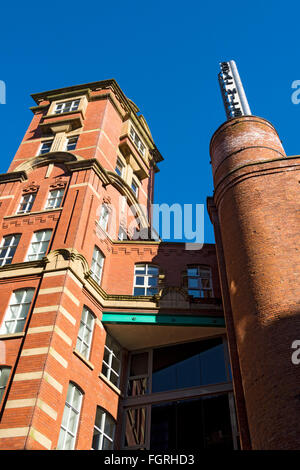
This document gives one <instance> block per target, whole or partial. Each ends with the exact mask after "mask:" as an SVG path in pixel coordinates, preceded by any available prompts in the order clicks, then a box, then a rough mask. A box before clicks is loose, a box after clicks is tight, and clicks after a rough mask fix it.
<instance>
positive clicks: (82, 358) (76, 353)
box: [73, 349, 94, 370]
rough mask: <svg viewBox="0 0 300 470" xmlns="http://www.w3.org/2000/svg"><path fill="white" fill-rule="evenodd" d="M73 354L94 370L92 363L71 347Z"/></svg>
mask: <svg viewBox="0 0 300 470" xmlns="http://www.w3.org/2000/svg"><path fill="white" fill-rule="evenodd" d="M73 354H75V356H77V357H78V358H79V359H80V360H81V361H82V362H84V363H85V365H87V366H88V367H89V368H90V369H91V370H94V365H93V364H92V363H91V362H90V361H88V360H87V359H86V358H85V357H84V356H83V355H82V354H81V353H80V352H78V351H77V350H76V349H73Z"/></svg>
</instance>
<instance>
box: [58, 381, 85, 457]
mask: <svg viewBox="0 0 300 470" xmlns="http://www.w3.org/2000/svg"><path fill="white" fill-rule="evenodd" d="M75 390H76V391H77V392H79V406H78V408H75V407H74V395H75ZM69 391H70V399H68V395H69ZM82 398H83V393H82V391H81V390H80V389H79V388H78V387H77V386H76V385H75V384H74V383H73V382H70V383H69V387H68V391H67V397H66V401H65V408H64V413H63V418H62V423H61V426H60V434H59V438H58V444H57V449H58V450H65V449H66V448H65V445H66V437H67V435H69V436H71V440H72V444H71V448H70V449H68V450H74V447H75V442H76V437H77V432H78V423H79V417H80V412H81V405H82ZM72 412H73V413H75V416H76V419H75V420H74V427H73V428H72V429H71V427H70V417H71V414H72ZM64 418H65V421H66V425H65V424H63V421H64ZM62 432H64V437H63V439H62V441H61V436H62Z"/></svg>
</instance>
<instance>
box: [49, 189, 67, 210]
mask: <svg viewBox="0 0 300 470" xmlns="http://www.w3.org/2000/svg"><path fill="white" fill-rule="evenodd" d="M64 191H65V190H64V189H63V188H60V189H53V190H52V191H50V192H49V195H48V199H47V202H46V207H45V209H56V208H57V207H60V206H61V201H62V198H63V195H64Z"/></svg>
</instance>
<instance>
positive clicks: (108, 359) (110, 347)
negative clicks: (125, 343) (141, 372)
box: [102, 334, 122, 387]
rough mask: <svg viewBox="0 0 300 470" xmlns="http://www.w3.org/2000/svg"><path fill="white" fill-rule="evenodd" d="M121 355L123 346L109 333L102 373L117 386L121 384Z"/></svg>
mask: <svg viewBox="0 0 300 470" xmlns="http://www.w3.org/2000/svg"><path fill="white" fill-rule="evenodd" d="M121 355H122V350H121V346H120V345H119V344H118V343H117V342H116V341H115V340H114V339H113V338H112V337H111V336H110V335H109V334H107V336H106V342H105V346H104V357H103V363H102V374H103V375H105V377H106V378H107V379H108V380H109V381H110V382H112V383H113V384H114V385H115V386H116V387H118V386H119V382H120V370H121Z"/></svg>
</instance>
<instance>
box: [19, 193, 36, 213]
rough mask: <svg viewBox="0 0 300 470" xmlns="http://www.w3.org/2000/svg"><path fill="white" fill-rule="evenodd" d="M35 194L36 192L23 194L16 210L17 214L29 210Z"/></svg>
mask: <svg viewBox="0 0 300 470" xmlns="http://www.w3.org/2000/svg"><path fill="white" fill-rule="evenodd" d="M35 196H36V193H30V194H23V196H22V199H21V202H20V204H19V207H18V210H17V214H27V213H28V212H30V211H31V208H32V206H33V203H34V200H35Z"/></svg>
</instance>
